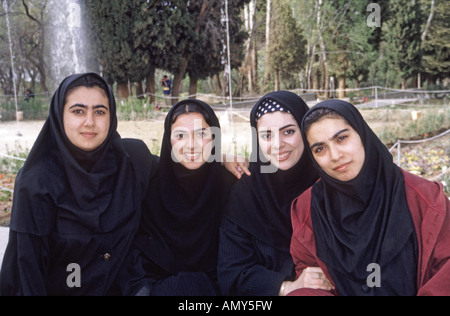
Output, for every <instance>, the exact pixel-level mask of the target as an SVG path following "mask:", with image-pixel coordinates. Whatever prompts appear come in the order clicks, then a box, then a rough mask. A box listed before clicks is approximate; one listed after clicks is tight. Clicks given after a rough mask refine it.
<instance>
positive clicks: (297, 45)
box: [266, 0, 306, 90]
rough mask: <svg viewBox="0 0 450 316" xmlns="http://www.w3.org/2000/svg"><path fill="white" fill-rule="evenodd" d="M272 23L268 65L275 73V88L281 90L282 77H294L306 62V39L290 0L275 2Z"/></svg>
mask: <svg viewBox="0 0 450 316" xmlns="http://www.w3.org/2000/svg"><path fill="white" fill-rule="evenodd" d="M272 5H273V9H272V16H271V23H270V32H271V33H270V38H271V40H270V45H269V50H268V52H269V56H267V57H266V58H268V65H269V67H270V68H271V70H272V71H273V72H274V74H275V76H274V77H275V90H280V79H281V78H292V76H291V75H292V73H298V72H299V71H300V69H302V68H303V66H304V64H305V63H306V54H305V49H306V41H305V39H304V37H303V32H302V30H301V28H300V27H299V26H298V24H297V22H296V20H295V19H294V17H293V14H292V9H291V7H290V4H289V1H286V0H279V1H276V2H274V3H273V4H272Z"/></svg>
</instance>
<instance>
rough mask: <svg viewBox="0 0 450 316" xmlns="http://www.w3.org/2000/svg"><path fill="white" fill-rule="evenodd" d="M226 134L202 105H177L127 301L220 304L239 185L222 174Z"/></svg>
mask: <svg viewBox="0 0 450 316" xmlns="http://www.w3.org/2000/svg"><path fill="white" fill-rule="evenodd" d="M221 161H222V155H221V132H220V125H219V120H218V119H217V117H216V115H215V113H214V111H213V109H212V108H211V107H210V106H209V105H208V104H206V103H204V102H202V101H199V100H185V101H181V102H179V103H178V104H176V105H174V106H173V107H172V109H171V110H170V112H169V113H168V115H167V117H166V121H165V125H164V136H163V141H162V147H161V158H160V161H159V168H158V176H157V177H155V178H154V180H153V181H152V182H151V183H150V188H149V191H148V194H147V197H146V200H145V203H144V214H143V219H142V224H141V228H140V231H139V234H138V236H137V238H136V242H135V249H134V250H133V251H132V253H131V255H130V258H129V261H128V264H127V267H128V268H127V271H125V272H124V274H123V280H124V283H123V293H124V295H143V296H147V295H149V296H214V295H218V294H219V291H218V288H217V285H216V266H217V252H218V250H217V248H218V230H219V223H220V219H221V217H222V209H223V205H224V204H225V201H226V198H227V197H228V193H229V189H230V187H231V185H232V184H233V183H234V182H235V181H236V178H235V177H234V176H233V175H232V174H231V173H229V172H228V171H227V170H226V169H225V168H224V167H222V166H221Z"/></svg>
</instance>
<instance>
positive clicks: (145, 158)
mask: <svg viewBox="0 0 450 316" xmlns="http://www.w3.org/2000/svg"><path fill="white" fill-rule="evenodd" d="M122 144H123V146H124V147H125V150H126V152H127V154H128V155H129V157H130V158H131V160H132V162H133V163H134V164H139V165H143V166H149V165H153V164H157V163H158V161H159V157H157V156H156V155H153V154H152V153H151V152H150V150H149V149H148V147H147V145H146V144H145V143H144V142H143V141H142V140H140V139H134V138H123V139H122Z"/></svg>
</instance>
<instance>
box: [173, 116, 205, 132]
mask: <svg viewBox="0 0 450 316" xmlns="http://www.w3.org/2000/svg"><path fill="white" fill-rule="evenodd" d="M205 127H209V125H208V123H206V120H205V118H204V117H203V115H201V114H200V113H196V112H193V113H186V114H181V115H180V116H179V117H178V118H177V119H176V121H175V122H174V123H173V124H172V128H171V129H172V130H174V129H175V128H177V129H179V128H184V129H197V128H205Z"/></svg>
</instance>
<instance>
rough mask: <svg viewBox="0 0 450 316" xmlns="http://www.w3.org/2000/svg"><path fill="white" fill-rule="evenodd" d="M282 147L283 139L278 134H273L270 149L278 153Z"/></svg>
mask: <svg viewBox="0 0 450 316" xmlns="http://www.w3.org/2000/svg"><path fill="white" fill-rule="evenodd" d="M283 145H284V140H283V137H282V136H281V135H280V134H274V135H273V136H272V140H271V146H272V149H273V150H275V151H279V150H280V148H282V147H283Z"/></svg>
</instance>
